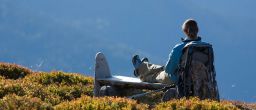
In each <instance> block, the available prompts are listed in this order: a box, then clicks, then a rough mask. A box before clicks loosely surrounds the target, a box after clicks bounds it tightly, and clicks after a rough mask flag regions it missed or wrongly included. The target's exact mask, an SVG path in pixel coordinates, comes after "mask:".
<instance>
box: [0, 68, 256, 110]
mask: <svg viewBox="0 0 256 110" xmlns="http://www.w3.org/2000/svg"><path fill="white" fill-rule="evenodd" d="M92 92H93V78H92V77H89V76H84V75H81V74H76V73H64V72H59V71H53V72H49V73H46V72H33V71H31V70H30V69H27V68H25V67H22V66H19V65H15V64H9V63H0V110H5V109H6V110H15V109H21V110H28V109H40V110H41V109H43V110H52V109H56V110H63V109H64V110H71V109H75V110H77V109H88V110H94V109H99V110H102V109H107V110H113V109H116V110H119V109H127V110H145V109H155V110H162V109H196V110H198V109H214V110H216V109H225V110H226V109H228V110H229V109H231V110H237V109H249V110H250V109H256V104H246V103H243V102H238V101H225V100H223V101H221V102H216V101H211V100H199V99H198V98H191V99H188V100H187V99H184V98H183V99H177V100H171V101H168V102H165V103H163V102H159V101H158V100H157V98H159V97H160V96H161V95H156V94H153V95H151V96H146V97H145V99H147V101H145V100H144V101H143V100H140V99H139V100H131V99H127V98H122V97H92ZM149 99H150V100H149ZM153 99H156V100H153ZM154 101H155V102H154Z"/></svg>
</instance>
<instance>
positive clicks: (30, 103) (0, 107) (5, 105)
mask: <svg viewBox="0 0 256 110" xmlns="http://www.w3.org/2000/svg"><path fill="white" fill-rule="evenodd" d="M52 109H53V108H52V106H51V105H50V104H47V103H45V102H43V101H41V100H40V99H39V98H37V97H29V96H17V95H14V94H10V95H6V96H5V97H3V98H2V99H0V110H52Z"/></svg>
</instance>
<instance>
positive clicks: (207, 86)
mask: <svg viewBox="0 0 256 110" xmlns="http://www.w3.org/2000/svg"><path fill="white" fill-rule="evenodd" d="M213 62H214V54H213V48H212V45H211V44H208V43H199V44H198V43H195V42H190V43H187V44H186V45H185V46H184V48H183V50H182V57H181V60H180V64H179V67H178V69H177V71H176V75H177V76H178V78H179V79H178V84H177V88H178V94H179V97H190V96H196V97H198V98H200V99H213V100H218V101H219V91H218V87H217V82H216V79H215V77H216V73H215V69H214V64H213Z"/></svg>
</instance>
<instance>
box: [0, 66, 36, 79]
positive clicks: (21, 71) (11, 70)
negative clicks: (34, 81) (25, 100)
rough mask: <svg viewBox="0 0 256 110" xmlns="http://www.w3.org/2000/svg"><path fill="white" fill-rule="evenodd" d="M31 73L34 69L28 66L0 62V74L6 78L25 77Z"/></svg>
mask: <svg viewBox="0 0 256 110" xmlns="http://www.w3.org/2000/svg"><path fill="white" fill-rule="evenodd" d="M31 73H32V71H31V70H30V69H28V68H25V67H22V66H19V65H16V64H10V63H1V62H0V76H3V77H4V78H6V79H18V78H23V77H25V76H26V75H28V74H31Z"/></svg>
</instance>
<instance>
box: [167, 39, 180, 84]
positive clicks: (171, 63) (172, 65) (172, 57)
mask: <svg viewBox="0 0 256 110" xmlns="http://www.w3.org/2000/svg"><path fill="white" fill-rule="evenodd" d="M182 48H183V45H182V44H178V45H176V46H175V47H174V48H173V49H172V51H171V53H170V54H169V59H168V61H167V63H166V65H165V72H166V73H168V75H169V77H170V79H171V80H172V81H173V82H175V83H176V82H177V80H178V78H177V76H176V75H175V74H174V72H175V70H176V69H177V68H178V64H179V61H180V57H181V54H182Z"/></svg>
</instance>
